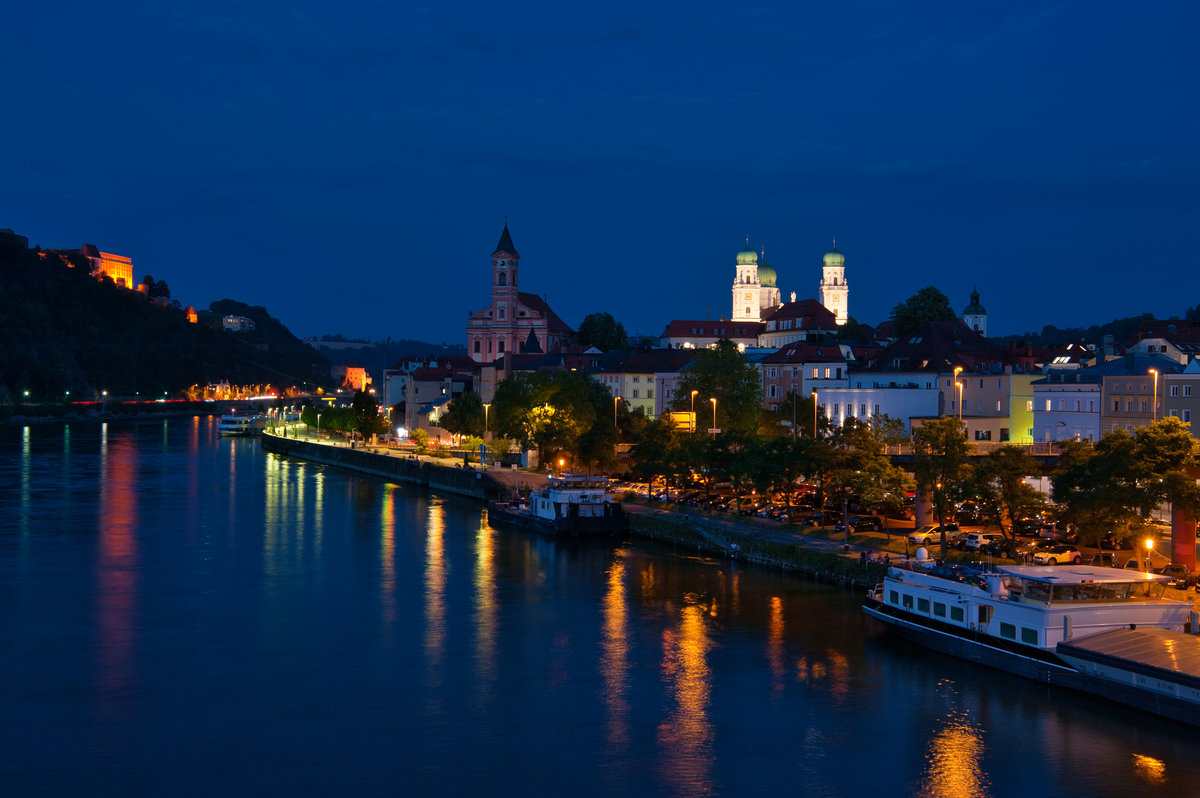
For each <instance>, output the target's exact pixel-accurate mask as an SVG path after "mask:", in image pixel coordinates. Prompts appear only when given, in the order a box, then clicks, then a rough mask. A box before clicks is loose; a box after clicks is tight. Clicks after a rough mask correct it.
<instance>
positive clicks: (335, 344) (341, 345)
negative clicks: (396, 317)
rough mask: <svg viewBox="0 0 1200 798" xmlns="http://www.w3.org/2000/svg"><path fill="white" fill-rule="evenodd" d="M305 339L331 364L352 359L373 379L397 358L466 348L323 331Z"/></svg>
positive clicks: (431, 355)
mask: <svg viewBox="0 0 1200 798" xmlns="http://www.w3.org/2000/svg"><path fill="white" fill-rule="evenodd" d="M305 343H307V344H309V345H310V346H313V347H315V348H316V349H317V350H318V351H319V352H321V354H323V355H325V356H326V357H328V358H329V360H330V361H331V362H332V363H333V364H334V365H340V364H342V363H356V364H358V365H360V366H362V367H363V368H365V369H366V370H367V372H368V373H369V374H371V376H372V377H373V378H375V379H380V378H382V376H383V370H384V369H386V368H391V366H392V365H393V364H395V363H396V362H398V361H401V360H411V359H417V358H420V359H425V358H437V357H451V356H460V355H465V354H467V348H466V347H465V346H462V345H452V344H447V343H440V344H431V343H427V342H425V341H414V340H410V339H407V338H405V339H401V340H399V341H393V340H392V339H391V338H388V339H386V340H383V341H362V340H354V339H348V338H343V337H342V336H341V335H323V336H321V337H320V338H306V339H305Z"/></svg>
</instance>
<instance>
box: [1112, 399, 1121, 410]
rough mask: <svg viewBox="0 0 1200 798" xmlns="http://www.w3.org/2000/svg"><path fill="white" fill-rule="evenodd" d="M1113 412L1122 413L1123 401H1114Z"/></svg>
mask: <svg viewBox="0 0 1200 798" xmlns="http://www.w3.org/2000/svg"><path fill="white" fill-rule="evenodd" d="M1113 412H1114V413H1120V412H1121V400H1120V399H1113Z"/></svg>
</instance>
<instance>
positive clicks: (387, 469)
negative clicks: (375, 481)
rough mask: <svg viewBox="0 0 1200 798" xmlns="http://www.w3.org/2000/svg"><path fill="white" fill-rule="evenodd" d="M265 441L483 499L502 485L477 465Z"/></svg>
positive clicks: (288, 451)
mask: <svg viewBox="0 0 1200 798" xmlns="http://www.w3.org/2000/svg"><path fill="white" fill-rule="evenodd" d="M261 441H262V448H263V450H264V451H268V452H273V453H275V454H282V455H288V456H290V457H297V458H300V459H302V460H308V461H310V462H313V463H322V464H324V465H329V466H336V467H338V468H345V469H348V470H350V471H357V472H359V473H361V474H367V475H369V476H373V477H379V478H380V479H387V480H391V481H393V482H403V483H407V484H410V485H420V486H421V487H424V488H428V489H429V490H432V491H436V492H440V493H453V494H455V495H457V496H467V497H469V498H472V499H479V500H481V501H486V500H487V499H489V498H495V497H497V496H499V495H500V493H501V488H500V484H499V483H498V482H496V480H494V479H492V478H491V477H490V476H489V475H488V474H486V473H485V472H483V471H477V470H475V469H473V468H455V467H453V466H444V465H439V464H436V463H430V462H426V461H423V460H412V459H409V457H408V456H406V455H401V454H381V453H378V452H372V451H368V450H365V449H351V448H349V447H345V446H330V445H328V444H319V443H313V442H312V441H306V440H302V439H300V438H283V437H280V436H278V435H270V434H265V435H263V436H262V438H261Z"/></svg>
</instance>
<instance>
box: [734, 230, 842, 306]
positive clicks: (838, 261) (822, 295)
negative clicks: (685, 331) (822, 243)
mask: <svg viewBox="0 0 1200 798" xmlns="http://www.w3.org/2000/svg"><path fill="white" fill-rule="evenodd" d="M822 262H823V268H822V272H821V280H820V282H819V283H818V284H817V290H818V298H819V301H820V303H821V304H822V305H824V306H825V308H827V309H828V310H829V312H830V313H832V314H833V316H834V318H835V319H836V322H837V324H838V326H841V325H843V324H845V323H846V321H847V320H848V319H849V318H850V286H849V285H847V283H846V256H845V255H843V254H842V253H841V252H839V251H838V248H837V242H836V241H835V242H834V246H833V248H832V249H830V250H829V251H828V252H826V253H825V255H824V258H823V261H822ZM734 270H735V271H734V277H733V304H732V307H731V309H730V314H729V319H730V321H742V322H757V321H763V320H765V319H766V317H767V316H768V315H770V314H771V312H772V311H774V309H776V308H778V307H780V306H781V305H782V304H783V302H782V301H781V299H780V292H779V287H778V286H777V285H776V280H777V279H778V275H776V273H775V270H774V269H773V268H771V267H770V266H769V265H768V264H767V261H766V253H765V252H763V253H762V258H761V259H760V257H759V253H757V252H755V251H754V250H753V249H752V248H751V247H750V240H749V238H747V239H746V246H745V247H743V248H742V249H741V250H739V251H738V253H737V263H736V265H735V266H734ZM795 301H796V294H795V293H794V292H793V293H792V302H795Z"/></svg>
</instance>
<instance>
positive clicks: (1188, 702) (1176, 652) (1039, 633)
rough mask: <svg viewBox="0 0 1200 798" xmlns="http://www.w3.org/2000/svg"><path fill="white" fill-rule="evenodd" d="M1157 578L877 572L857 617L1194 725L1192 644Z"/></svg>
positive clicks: (1196, 651) (1196, 650) (1197, 644)
mask: <svg viewBox="0 0 1200 798" xmlns="http://www.w3.org/2000/svg"><path fill="white" fill-rule="evenodd" d="M1167 581H1168V579H1167V578H1166V577H1163V576H1159V575H1157V574H1151V573H1143V572H1140V571H1129V570H1125V569H1120V570H1118V569H1114V568H1103V567H1099V566H1090V565H1068V566H1025V565H1016V566H998V567H996V568H994V569H984V568H975V567H968V566H959V565H937V566H934V567H932V568H928V569H924V568H921V567H919V566H917V567H913V568H912V569H911V570H909V569H906V568H899V567H893V568H889V569H888V573H887V576H886V577H885V578H884V580H883V582H882V583H880V584H879V585H876V586H875V587H874V588H873V589H872V590H871V591H870V592H869V593H868V595H867V598H866V601H865V602H864V603H863V611H864V612H866V613H867V614H868V615H870V616H872V617H874V618H878V619H879V620H881V621H883V622H884V623H886V624H887V625H888V626H889V627H890V628H892V629H893V630H895V631H896V632H898V633H900V634H901V635H902V636H904V637H906V638H908V639H910V640H913V641H915V642H917V643H920V644H921V645H924V646H927V647H929V648H932V649H935V650H937V651H941V652H943V653H946V654H951V655H953V656H956V657H961V658H963V659H966V660H970V661H972V662H978V663H981V664H984V665H989V666H991V667H995V668H999V669H1001V670H1005V671H1008V672H1010V673H1015V674H1018V675H1020V676H1026V677H1028V678H1031V679H1036V680H1037V681H1039V682H1042V683H1044V684H1056V685H1060V686H1063V687H1067V688H1070V689H1074V690H1081V691H1084V692H1087V693H1091V694H1093V695H1098V696H1102V697H1104V698H1106V699H1109V700H1113V701H1117V702H1120V703H1123V704H1128V705H1130V706H1133V707H1137V708H1139V709H1143V710H1147V711H1151V712H1154V713H1155V714H1158V715H1162V716H1164V717H1169V718H1173V719H1175V720H1179V721H1183V722H1185V723H1189V724H1191V725H1200V637H1197V636H1196V635H1195V634H1189V633H1186V632H1185V628H1186V627H1188V626H1190V627H1191V631H1192V632H1195V631H1196V625H1197V618H1196V616H1195V614H1194V613H1193V612H1192V605H1191V603H1190V602H1187V601H1179V600H1175V599H1171V598H1167V597H1166V596H1165V591H1166V586H1167V585H1166V583H1167Z"/></svg>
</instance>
